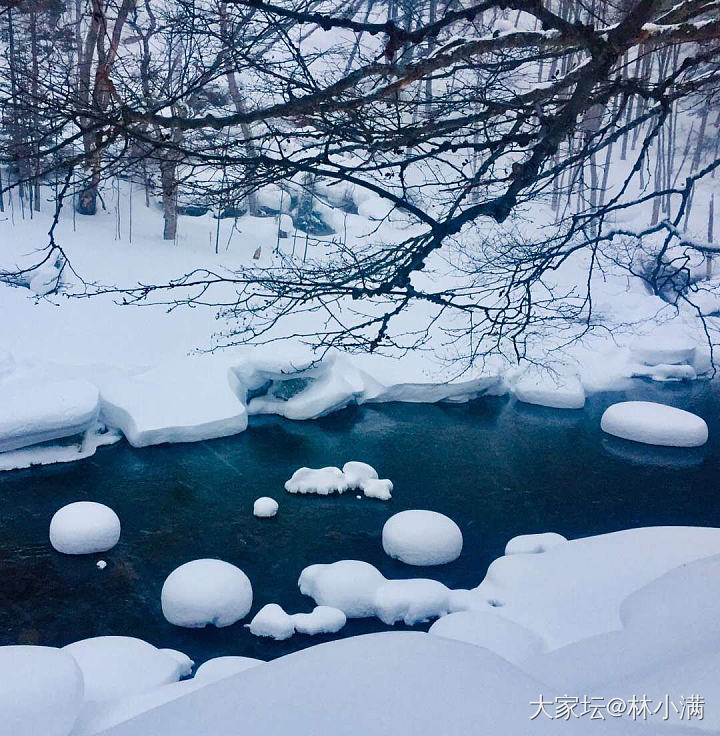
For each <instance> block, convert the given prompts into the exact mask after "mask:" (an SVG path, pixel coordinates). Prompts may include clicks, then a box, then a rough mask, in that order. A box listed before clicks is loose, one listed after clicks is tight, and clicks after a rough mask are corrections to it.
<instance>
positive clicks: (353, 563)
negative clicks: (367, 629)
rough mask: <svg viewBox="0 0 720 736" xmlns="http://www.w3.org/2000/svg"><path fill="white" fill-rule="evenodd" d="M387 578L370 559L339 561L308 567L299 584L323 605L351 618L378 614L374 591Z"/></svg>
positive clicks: (303, 592) (303, 591)
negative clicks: (366, 560)
mask: <svg viewBox="0 0 720 736" xmlns="http://www.w3.org/2000/svg"><path fill="white" fill-rule="evenodd" d="M384 582H385V577H384V576H383V574H382V573H381V572H380V571H379V570H378V569H377V568H376V567H373V566H372V565H371V564H370V563H368V562H362V561H360V560H340V561H339V562H333V563H331V564H329V565H326V564H317V565H310V566H309V567H306V568H305V569H304V570H303V571H302V572H301V573H300V579H299V580H298V585H299V587H300V592H301V593H302V594H303V595H307V596H310V597H311V598H313V599H314V600H315V603H317V604H318V605H320V606H331V607H332V608H339V609H340V610H341V611H342V612H343V613H344V614H345V615H346V616H347V617H348V618H365V617H368V616H374V615H375V593H376V592H377V590H378V588H379V587H380V586H381V585H382V584H383V583H384Z"/></svg>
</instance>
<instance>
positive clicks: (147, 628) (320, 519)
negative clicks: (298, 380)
mask: <svg viewBox="0 0 720 736" xmlns="http://www.w3.org/2000/svg"><path fill="white" fill-rule="evenodd" d="M629 398H632V399H652V400H657V401H663V402H665V403H668V404H672V405H675V406H679V407H681V408H685V409H689V410H690V411H694V412H696V413H698V414H700V415H701V416H702V417H704V418H705V420H706V421H707V422H708V425H709V427H710V441H709V443H708V444H707V445H706V447H704V448H701V449H699V450H672V449H659V448H657V449H656V448H651V447H646V446H643V445H638V444H635V443H630V442H625V441H622V440H615V439H612V438H609V437H607V436H605V435H603V433H602V432H601V431H600V428H599V425H600V416H601V414H602V411H603V410H604V408H605V407H606V406H607V405H609V404H610V403H613V402H615V401H622V400H626V399H629ZM719 409H720V386H718V385H717V384H707V383H700V382H696V383H693V384H690V385H677V384H676V385H669V384H668V385H664V386H659V385H652V384H645V383H638V384H636V387H635V388H634V389H633V391H632V392H631V393H629V392H623V393H612V394H604V395H599V396H595V397H593V398H591V399H590V400H589V402H588V405H587V407H586V409H585V411H578V412H574V411H565V412H561V411H555V410H551V409H543V408H539V407H530V406H526V405H522V404H517V403H516V402H515V401H513V400H509V399H507V398H485V399H480V400H478V401H475V402H473V403H470V404H465V405H433V406H430V405H417V404H416V405H412V404H388V405H384V406H377V407H362V408H358V407H355V408H350V409H347V410H345V411H342V412H339V413H337V414H335V415H333V416H330V417H326V418H323V419H320V420H317V421H313V422H289V421H284V420H280V419H275V418H258V419H255V420H253V421H252V423H251V428H250V429H249V430H248V431H247V432H245V433H243V434H241V435H238V436H236V437H230V438H227V439H219V440H213V441H209V442H202V443H197V444H186V445H168V446H162V447H151V448H145V449H133V448H132V447H129V446H128V445H127V444H126V443H125V442H122V443H120V444H118V445H115V446H113V447H108V448H103V449H101V450H99V451H98V453H97V455H96V456H95V457H94V458H91V459H88V460H84V461H80V462H77V463H74V464H65V465H57V466H49V467H44V468H32V469H29V470H23V471H16V472H12V473H4V474H1V475H0V644H9V643H18V642H23V643H39V644H49V645H63V644H67V643H69V642H71V641H75V640H77V639H82V638H85V637H90V636H98V635H103V634H124V635H133V636H138V637H141V638H143V639H146V640H148V641H150V642H152V643H153V644H155V645H157V646H160V647H172V648H175V649H180V650H182V651H184V652H186V653H187V654H189V655H190V656H191V657H192V658H193V659H195V660H196V661H198V662H201V661H204V660H205V659H207V658H209V657H212V656H217V655H221V654H238V655H245V656H251V657H258V658H260V659H271V658H273V657H277V656H279V655H281V654H284V653H287V652H288V651H293V650H296V649H300V648H303V647H306V646H310V645H311V644H315V643H319V642H320V641H324V640H325V639H328V638H334V637H322V636H318V637H308V636H301V635H296V636H294V637H293V638H292V639H290V640H289V641H286V642H272V641H268V640H265V639H256V638H255V637H253V636H251V635H250V633H249V632H248V630H247V629H246V628H243V626H242V624H236V625H234V626H231V627H229V628H226V629H214V628H208V629H201V630H190V629H179V628H176V627H174V626H171V625H170V624H168V623H166V622H165V620H164V618H163V616H162V613H161V610H160V589H161V587H162V583H163V581H164V579H165V577H166V576H167V575H168V573H170V572H171V571H172V570H173V569H174V568H175V567H176V566H177V565H180V564H182V563H183V562H187V561H188V560H191V559H194V558H198V557H219V558H222V559H225V560H228V561H229V562H232V563H234V564H236V565H238V566H239V567H241V568H242V569H243V570H245V572H246V573H247V575H248V576H249V577H250V579H251V580H252V583H253V587H254V592H255V601H254V604H253V610H252V612H251V614H252V613H254V612H255V611H257V610H258V608H259V607H260V606H262V605H263V604H265V603H269V602H277V603H280V604H281V605H283V606H284V607H285V608H286V610H288V611H289V612H291V613H295V612H298V611H309V610H311V609H312V605H313V603H312V601H311V600H310V599H309V598H305V597H304V596H302V595H300V593H299V591H298V589H297V578H298V575H299V573H300V571H301V570H302V568H303V567H305V566H306V565H309V564H312V563H316V562H333V561H335V560H339V559H343V558H355V559H361V560H367V561H368V562H371V563H373V564H374V565H376V566H377V567H378V568H379V569H380V570H381V571H382V572H383V573H384V574H385V575H386V576H387V577H391V578H392V577H434V578H437V579H439V580H441V581H442V582H443V583H445V584H447V585H449V586H451V587H464V588H467V587H473V586H475V585H477V584H478V583H479V582H480V581H481V580H482V578H483V576H484V574H485V571H486V569H487V566H488V564H489V563H490V562H491V561H492V560H493V559H495V558H496V557H498V556H499V555H501V554H502V552H503V549H504V546H505V543H506V542H507V540H508V539H509V538H510V537H512V536H514V535H516V534H523V533H528V532H543V531H556V532H560V533H562V534H564V535H566V536H568V537H580V536H587V535H591V534H599V533H602V532H610V531H614V530H618V529H624V528H627V527H633V526H641V525H643V526H644V525H656V524H695V525H707V526H720V488H718V485H719V482H720V474H719V473H718V470H719V466H720V420H719V418H718V414H719V413H720V412H719ZM347 460H363V461H365V462H369V463H371V464H372V465H374V466H375V467H376V468H377V469H378V470H379V472H380V474H381V477H389V478H391V479H392V480H393V482H394V484H395V491H394V493H393V499H392V501H390V502H382V501H376V500H371V499H365V498H362V499H357V498H356V497H355V495H354V494H346V495H344V496H341V497H338V496H332V497H308V496H291V495H289V494H287V493H285V491H284V490H283V484H284V482H285V480H286V479H287V478H289V477H290V475H291V474H292V472H293V471H294V470H295V469H296V468H297V467H299V466H301V465H308V466H311V467H321V466H324V465H342V464H343V463H344V462H346V461H347ZM264 495H269V496H273V497H275V498H276V499H277V500H278V501H279V503H280V511H279V514H278V516H277V517H276V518H274V519H269V520H267V519H256V518H254V517H253V515H252V505H253V501H254V500H255V499H256V498H257V497H258V496H264ZM83 499H85V500H94V501H100V502H102V503H106V504H108V505H109V506H111V507H112V508H114V509H115V510H116V511H117V513H118V515H119V516H120V519H121V521H122V525H123V531H122V538H121V540H120V543H119V544H118V546H117V547H115V549H113V550H111V551H110V552H108V553H105V554H104V555H102V557H103V558H104V559H105V560H107V563H108V566H107V568H106V569H105V570H102V571H100V570H98V569H97V568H96V566H95V563H96V561H97V560H98V559H99V556H89V557H66V556H63V555H60V554H57V553H55V552H54V551H53V550H52V548H51V547H50V544H49V542H48V540H47V533H48V524H49V522H50V518H51V516H52V514H53V513H54V512H55V511H56V510H57V509H58V508H59V507H60V506H62V505H64V504H66V503H69V502H71V501H77V500H83ZM408 508H427V509H434V510H436V511H440V512H443V513H445V514H448V515H449V516H451V517H452V518H453V519H455V520H456V521H457V523H458V524H459V525H460V527H461V529H462V532H463V535H464V537H465V548H464V550H463V553H462V556H461V557H460V559H459V560H457V561H456V562H454V563H452V564H449V565H445V566H441V567H436V568H414V567H408V566H405V565H403V564H401V563H398V562H396V561H393V560H391V559H389V558H388V557H386V556H385V554H384V553H383V550H382V545H381V542H380V533H381V529H382V526H383V523H384V522H385V520H386V519H387V518H388V517H389V516H390V515H391V514H393V513H395V512H397V511H401V510H403V509H408ZM588 585H592V576H591V574H589V575H588ZM246 621H249V618H248V619H246ZM384 628H385V627H384V626H383V625H382V624H381V623H379V622H378V621H375V620H366V621H353V622H350V623H349V624H348V626H346V628H345V629H344V630H343V631H342V632H341V635H344V636H349V635H354V634H358V633H364V632H368V631H377V630H382V629H384Z"/></svg>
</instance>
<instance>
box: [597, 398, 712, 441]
mask: <svg viewBox="0 0 720 736" xmlns="http://www.w3.org/2000/svg"><path fill="white" fill-rule="evenodd" d="M600 426H601V428H602V430H603V431H604V432H607V433H608V434H611V435H614V436H615V437H621V438H622V439H625V440H632V441H634V442H644V443H645V444H648V445H664V446H667V447H700V446H702V445H704V444H705V443H706V442H707V438H708V428H707V424H706V423H705V420H704V419H702V418H701V417H699V416H697V415H696V414H692V413H691V412H689V411H684V410H683V409H676V408H675V407H674V406H667V405H666V404H657V403H655V402H652V401H623V402H620V403H619V404H613V405H612V406H609V407H608V408H607V409H606V410H605V412H604V414H603V415H602V419H601V420H600Z"/></svg>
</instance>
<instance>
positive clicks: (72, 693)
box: [0, 646, 83, 736]
mask: <svg viewBox="0 0 720 736" xmlns="http://www.w3.org/2000/svg"><path fill="white" fill-rule="evenodd" d="M82 704H83V676H82V673H81V671H80V668H79V667H78V665H77V663H76V662H75V660H74V659H73V658H72V657H71V656H70V655H69V654H67V653H66V652H63V651H61V650H60V649H54V648H52V647H34V646H3V647H0V736H68V734H70V732H71V731H72V728H73V724H74V723H75V720H76V719H77V717H78V715H79V714H80V709H81V708H82Z"/></svg>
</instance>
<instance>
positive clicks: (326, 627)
mask: <svg viewBox="0 0 720 736" xmlns="http://www.w3.org/2000/svg"><path fill="white" fill-rule="evenodd" d="M292 620H293V624H294V626H295V631H297V633H298V634H307V635H309V636H314V635H315V634H335V633H337V632H338V631H340V629H342V627H343V626H345V623H346V622H347V616H346V615H345V614H344V613H343V612H342V611H341V610H340V609H339V608H333V607H332V606H315V608H313V610H312V612H311V613H295V614H293V616H292Z"/></svg>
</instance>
